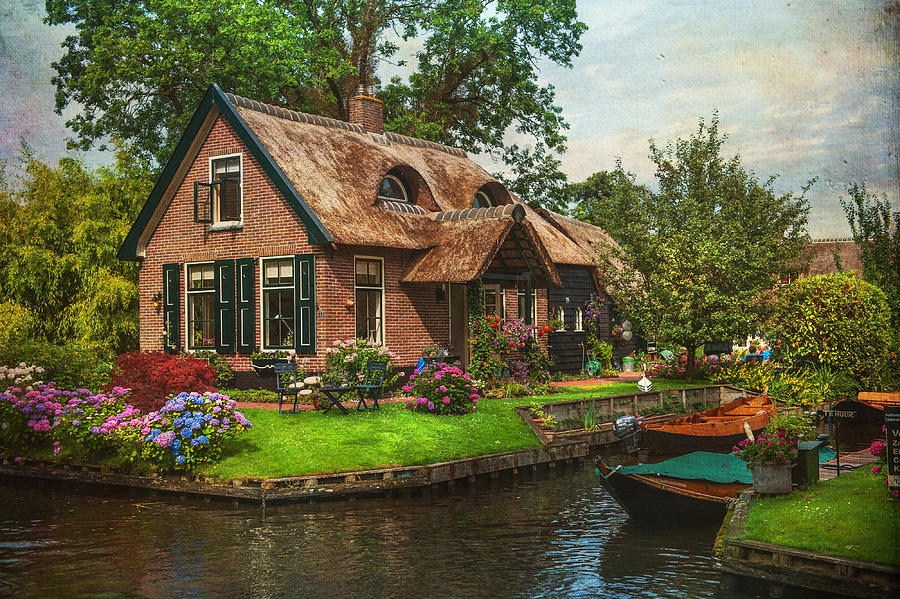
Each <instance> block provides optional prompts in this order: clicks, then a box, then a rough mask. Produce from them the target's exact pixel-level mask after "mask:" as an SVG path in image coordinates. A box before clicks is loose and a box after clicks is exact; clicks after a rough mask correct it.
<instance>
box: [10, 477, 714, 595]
mask: <svg viewBox="0 0 900 599" xmlns="http://www.w3.org/2000/svg"><path fill="white" fill-rule="evenodd" d="M0 530H2V539H0V541H2V542H0V594H3V593H6V594H15V596H21V597H47V596H53V595H55V596H61V597H95V596H98V595H103V596H105V597H171V596H179V597H198V598H205V597H238V598H241V597H246V598H254V599H269V598H273V599H274V598H280V597H313V598H315V597H329V598H330V597H367V598H368V597H597V596H601V597H602V596H609V597H713V596H715V594H716V590H717V587H718V579H717V576H716V573H715V571H714V570H713V564H712V559H711V558H710V557H709V554H710V552H711V548H712V543H713V539H714V536H715V529H714V528H709V527H705V528H694V527H688V528H685V529H676V530H675V531H659V530H655V529H647V528H641V527H639V526H636V525H634V524H633V523H631V522H630V521H628V518H627V516H626V515H625V513H624V512H623V511H622V510H621V509H620V508H619V506H618V505H617V504H616V503H615V502H614V501H613V500H612V499H611V498H610V497H609V495H607V494H606V492H605V491H604V490H603V489H602V488H600V487H599V486H598V485H597V484H596V480H595V479H594V475H593V473H592V470H591V468H590V467H589V465H587V464H586V465H585V466H584V467H583V468H581V467H572V468H567V469H560V470H558V471H550V472H543V473H538V474H536V475H533V476H526V477H522V478H517V479H503V480H500V481H485V482H483V483H482V482H479V483H478V484H476V485H473V486H471V487H468V486H465V485H463V486H460V487H457V488H456V489H454V490H452V491H437V492H432V493H425V494H421V495H415V496H410V497H404V498H388V499H365V500H358V501H340V502H325V503H318V504H304V505H290V506H278V507H274V508H273V507H269V508H268V509H267V510H266V511H265V512H262V510H260V509H259V508H257V507H250V506H241V507H232V506H231V504H224V505H223V504H220V503H215V502H213V503H206V502H202V501H194V500H178V499H175V498H170V499H166V500H159V499H158V498H157V499H153V500H148V499H147V498H146V497H144V498H141V497H135V498H129V497H125V496H116V497H108V496H107V497H101V496H99V495H96V494H92V493H90V492H89V491H88V490H72V489H71V488H69V489H66V490H61V489H55V488H53V489H46V488H34V487H22V486H21V485H18V483H10V482H9V481H6V482H5V484H4V485H3V486H0Z"/></svg>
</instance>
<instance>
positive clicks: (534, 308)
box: [516, 289, 537, 326]
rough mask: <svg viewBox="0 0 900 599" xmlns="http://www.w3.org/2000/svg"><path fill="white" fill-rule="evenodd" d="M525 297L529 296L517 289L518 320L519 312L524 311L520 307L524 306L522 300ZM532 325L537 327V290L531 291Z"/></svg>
mask: <svg viewBox="0 0 900 599" xmlns="http://www.w3.org/2000/svg"><path fill="white" fill-rule="evenodd" d="M525 297H527V295H526V294H525V290H524V289H516V304H517V308H516V317H517V318H519V312H521V311H522V308H521V307H520V306H521V304H522V301H521V299H520V298H525ZM531 324H532V325H533V326H534V325H537V289H532V290H531Z"/></svg>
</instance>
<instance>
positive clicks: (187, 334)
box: [182, 260, 219, 353]
mask: <svg viewBox="0 0 900 599" xmlns="http://www.w3.org/2000/svg"><path fill="white" fill-rule="evenodd" d="M191 266H212V269H213V281H215V277H216V263H215V262H210V261H209V260H204V261H201V262H185V264H184V267H183V270H184V272H183V275H184V327H183V330H182V335H183V338H184V349H185V351H186V352H187V353H194V352H197V351H211V352H214V351H216V344H215V343H213V344H212V347H191V345H193V344H192V343H191V319H190V313H191V295H201V294H209V295H211V296H212V298H213V307H212V313H213V331H215V332H218V320H219V319H218V318H217V316H218V314H216V287H217V286H216V285H213V287H212V289H204V290H203V291H194V292H193V293H192V292H191V279H190V276H189V273H190V267H191Z"/></svg>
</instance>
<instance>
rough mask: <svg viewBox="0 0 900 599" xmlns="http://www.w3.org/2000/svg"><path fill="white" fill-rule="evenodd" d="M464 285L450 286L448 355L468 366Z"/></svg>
mask: <svg viewBox="0 0 900 599" xmlns="http://www.w3.org/2000/svg"><path fill="white" fill-rule="evenodd" d="M466 297H467V295H466V285H465V283H451V284H450V347H449V349H450V355H451V356H459V359H460V360H461V361H462V365H463V368H465V367H466V366H468V365H469V309H468V305H467V302H466Z"/></svg>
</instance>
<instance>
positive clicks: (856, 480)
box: [743, 466, 900, 566]
mask: <svg viewBox="0 0 900 599" xmlns="http://www.w3.org/2000/svg"><path fill="white" fill-rule="evenodd" d="M883 480H884V478H883V477H881V476H873V475H872V469H871V467H866V466H863V467H860V468H858V469H856V470H854V471H852V472H845V473H842V474H841V475H840V476H839V477H837V478H834V479H832V480H828V481H821V482H819V483H817V484H814V485H811V486H810V487H809V488H808V489H806V490H804V491H794V492H793V493H791V494H790V495H783V496H779V497H764V498H763V497H759V498H754V500H753V504H752V506H751V508H750V513H749V516H748V518H747V523H746V534H745V536H744V537H743V538H744V539H748V540H754V541H760V542H764V543H772V544H775V545H783V546H786V547H796V548H798V549H805V550H807V551H814V552H817V553H824V554H827V555H834V556H839V557H847V558H851V559H858V560H863V561H868V562H877V563H882V564H889V565H893V566H900V501H898V500H895V499H892V498H891V497H890V496H889V494H888V492H887V489H886V487H885V486H884V484H883Z"/></svg>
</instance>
